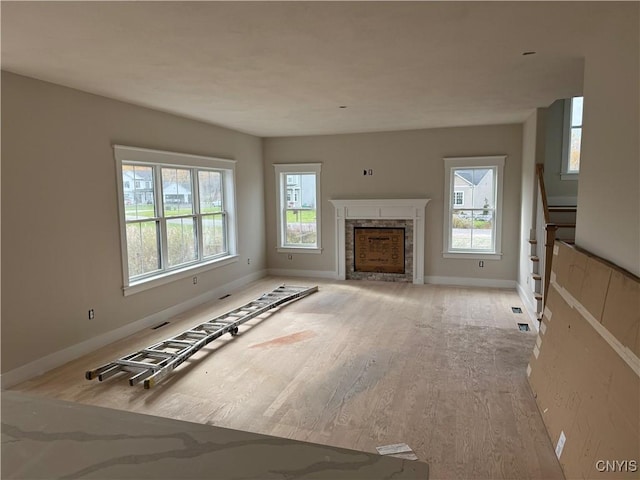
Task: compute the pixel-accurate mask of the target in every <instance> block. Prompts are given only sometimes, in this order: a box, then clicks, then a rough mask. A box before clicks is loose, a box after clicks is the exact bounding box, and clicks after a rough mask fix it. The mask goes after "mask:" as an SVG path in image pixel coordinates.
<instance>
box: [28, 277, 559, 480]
mask: <svg viewBox="0 0 640 480" xmlns="http://www.w3.org/2000/svg"><path fill="white" fill-rule="evenodd" d="M282 283H288V284H291V285H308V286H311V285H319V286H320V290H319V292H318V293H315V294H313V295H311V296H309V297H307V298H305V299H303V300H300V301H298V302H295V303H293V304H290V305H288V306H285V307H283V308H281V309H280V310H278V311H277V313H271V314H265V315H264V316H263V317H262V318H258V319H254V320H252V321H250V322H248V323H247V324H245V325H244V326H242V327H240V335H239V336H237V337H235V338H232V337H231V336H228V335H227V336H225V337H223V338H222V339H219V340H216V341H215V342H213V343H212V344H210V346H208V347H206V348H205V349H203V350H201V351H200V352H198V353H197V354H196V355H194V356H193V357H192V358H191V359H190V360H189V361H188V362H186V363H185V364H184V365H183V366H181V367H180V368H179V369H178V370H176V371H175V372H174V373H173V374H172V375H171V376H170V377H169V378H167V379H166V380H164V381H163V382H162V383H160V384H159V385H158V386H156V387H154V389H153V390H144V389H142V387H141V386H140V385H139V386H136V387H129V385H128V383H127V380H126V379H124V378H120V379H119V378H118V377H115V378H112V379H110V380H109V381H106V382H103V383H98V382H97V381H91V382H89V381H87V380H85V379H84V372H85V370H88V369H91V368H94V367H97V366H99V365H101V364H103V363H107V362H109V361H111V360H113V359H115V358H117V357H120V356H122V355H124V354H126V353H129V352H131V351H135V350H138V349H140V348H144V347H146V346H147V345H149V344H151V343H153V342H155V341H159V340H162V339H164V338H166V337H169V336H171V335H174V334H177V333H179V332H180V331H182V330H185V329H187V328H188V327H189V326H191V325H195V324H197V323H201V322H203V321H206V320H207V319H209V318H211V317H212V316H215V315H218V314H221V313H224V312H225V311H227V310H230V309H231V308H234V307H237V306H239V305H242V304H244V303H246V302H249V301H251V300H253V299H254V298H256V297H257V296H258V295H260V294H261V293H263V292H266V291H269V290H271V289H272V288H275V287H276V286H277V285H279V284H282ZM512 306H520V307H522V304H521V302H520V299H519V297H518V295H517V293H515V292H514V291H509V290H499V289H485V288H462V287H444V286H433V285H413V284H405V283H386V282H365V281H346V282H330V281H324V280H310V279H286V278H281V277H278V278H276V277H268V278H265V279H262V280H260V281H258V282H255V283H252V284H251V285H249V286H247V287H245V288H243V289H242V290H241V291H238V292H233V295H231V296H230V297H228V298H226V299H224V300H217V301H214V302H210V303H208V304H204V305H201V306H200V307H198V308H196V309H194V310H191V311H189V312H187V313H185V314H183V315H180V316H178V317H176V318H173V319H171V322H170V323H169V325H167V326H165V327H162V328H160V329H158V330H146V331H143V332H140V333H138V334H136V335H133V336H131V337H128V338H126V339H124V340H122V341H119V342H116V343H114V344H112V345H109V346H107V347H105V348H102V349H99V350H97V351H96V352H93V353H92V354H90V355H86V356H85V357H83V358H81V359H78V360H75V361H73V362H70V363H68V364H66V365H64V366H62V367H60V368H58V369H55V370H53V371H52V372H49V373H48V374H46V375H44V376H41V377H38V378H35V379H33V380H30V381H28V382H25V383H23V384H21V385H19V386H17V387H16V388H15V389H16V390H19V391H23V392H27V393H32V394H39V395H46V396H50V397H55V398H60V399H64V400H70V401H75V402H80V403H86V404H92V405H100V406H105V407H111V408H116V409H122V410H129V411H134V412H140V413H146V414H152V415H158V416H163V417H170V418H176V419H180V420H187V421H192V422H197V423H207V424H212V425H216V426H221V427H228V428H233V429H239V430H247V431H252V432H258V433H263V434H268V435H276V436H281V437H287V438H293V439H297V440H305V441H310V442H316V443H321V444H328V445H334V446H339V447H345V448H352V449H357V450H364V451H368V452H375V451H376V450H375V447H376V446H379V445H386V444H391V443H399V442H405V443H407V444H409V446H410V447H412V448H413V450H414V451H415V453H416V454H417V456H418V457H419V458H420V459H421V460H423V461H426V462H428V463H429V466H430V471H431V474H430V478H432V479H438V478H443V479H444V478H455V479H489V478H491V479H494V478H495V479H500V478H505V479H507V478H508V479H516V478H517V479H526V478H543V479H556V478H563V475H562V471H561V468H560V465H559V463H558V461H557V460H556V457H555V454H554V450H553V447H552V444H551V441H550V440H549V438H548V436H547V433H546V430H545V427H544V424H543V422H542V419H541V417H540V413H539V412H538V410H537V407H536V403H535V400H534V398H533V394H532V393H531V390H530V388H529V385H528V383H527V378H526V368H527V364H528V360H529V356H530V354H531V351H532V348H533V345H534V343H535V338H536V334H535V333H534V332H522V331H519V330H518V328H517V322H527V320H528V318H527V317H526V314H521V315H517V314H514V313H512V311H511V307H512Z"/></svg>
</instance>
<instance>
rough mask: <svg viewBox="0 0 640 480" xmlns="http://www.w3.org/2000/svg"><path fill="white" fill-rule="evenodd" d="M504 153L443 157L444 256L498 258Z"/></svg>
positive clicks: (499, 251)
mask: <svg viewBox="0 0 640 480" xmlns="http://www.w3.org/2000/svg"><path fill="white" fill-rule="evenodd" d="M505 158H506V157H504V156H493V157H464V158H445V159H444V166H445V212H444V215H445V228H444V239H443V241H444V256H445V257H470V258H488V259H493V258H500V256H501V255H502V253H501V241H500V239H501V225H502V177H503V170H504V161H505Z"/></svg>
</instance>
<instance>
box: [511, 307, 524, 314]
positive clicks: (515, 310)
mask: <svg viewBox="0 0 640 480" xmlns="http://www.w3.org/2000/svg"><path fill="white" fill-rule="evenodd" d="M511 311H512V312H513V313H522V309H521V308H520V307H511Z"/></svg>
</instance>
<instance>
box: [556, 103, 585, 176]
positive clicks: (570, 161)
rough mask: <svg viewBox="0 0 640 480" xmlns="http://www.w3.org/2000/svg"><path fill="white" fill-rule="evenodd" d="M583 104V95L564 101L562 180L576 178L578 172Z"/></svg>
mask: <svg viewBox="0 0 640 480" xmlns="http://www.w3.org/2000/svg"><path fill="white" fill-rule="evenodd" d="M583 104H584V98H583V97H573V98H568V99H566V100H565V102H564V131H563V137H562V173H561V178H562V179H563V180H577V179H578V173H580V146H581V144H582V110H583Z"/></svg>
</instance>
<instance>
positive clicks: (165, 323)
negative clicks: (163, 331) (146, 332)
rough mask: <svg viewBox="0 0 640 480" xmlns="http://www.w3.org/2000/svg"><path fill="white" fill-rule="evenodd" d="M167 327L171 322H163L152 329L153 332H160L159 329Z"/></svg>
mask: <svg viewBox="0 0 640 480" xmlns="http://www.w3.org/2000/svg"><path fill="white" fill-rule="evenodd" d="M165 325H169V322H162V323H161V324H160V325H156V326H155V327H151V330H158V329H159V328H162V327H164V326H165Z"/></svg>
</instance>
